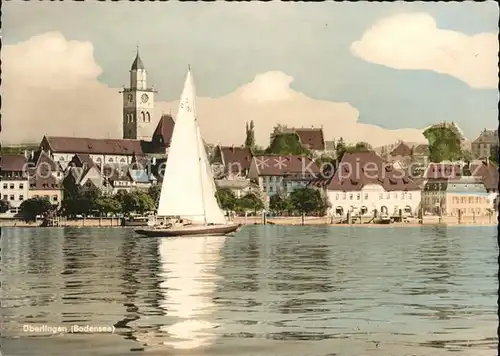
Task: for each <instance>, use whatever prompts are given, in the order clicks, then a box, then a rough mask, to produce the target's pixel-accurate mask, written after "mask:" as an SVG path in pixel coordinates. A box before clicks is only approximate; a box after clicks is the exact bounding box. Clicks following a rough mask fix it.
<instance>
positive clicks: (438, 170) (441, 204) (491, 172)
mask: <svg viewBox="0 0 500 356" xmlns="http://www.w3.org/2000/svg"><path fill="white" fill-rule="evenodd" d="M462 178H463V180H461V179H462ZM424 179H425V183H424V188H423V193H422V208H423V210H424V212H428V213H432V214H438V213H439V209H441V214H448V213H452V212H453V209H452V210H450V209H451V208H449V206H450V204H448V200H447V194H448V192H449V190H450V189H451V190H453V189H458V190H459V191H460V192H461V194H464V195H467V194H469V195H470V194H472V195H471V196H472V197H475V196H476V195H477V194H479V193H481V194H483V193H484V194H485V196H486V202H487V204H489V207H488V208H489V209H492V210H496V209H497V206H496V201H497V197H498V167H497V166H496V165H494V164H492V163H490V162H489V160H485V161H481V160H479V161H478V160H476V161H472V162H455V163H430V164H429V165H428V167H427V169H426V171H425V174H424ZM470 181H474V183H471V182H470ZM450 182H454V183H450ZM450 184H451V187H450ZM479 186H480V188H479ZM449 187H450V188H449ZM451 190H450V191H451ZM466 200H467V202H468V201H469V200H468V199H466ZM474 201H475V200H474ZM452 203H453V202H452ZM482 203H483V200H481V204H482ZM447 206H448V208H446V207H447ZM471 208H472V207H471ZM477 208H481V206H478V207H477ZM457 209H458V208H457Z"/></svg>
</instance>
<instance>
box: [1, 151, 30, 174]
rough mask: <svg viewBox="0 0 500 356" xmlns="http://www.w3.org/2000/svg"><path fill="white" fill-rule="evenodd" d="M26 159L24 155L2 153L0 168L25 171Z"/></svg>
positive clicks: (7, 170)
mask: <svg viewBox="0 0 500 356" xmlns="http://www.w3.org/2000/svg"><path fill="white" fill-rule="evenodd" d="M27 163H28V160H27V159H26V157H25V156H24V155H2V156H1V159H0V169H1V170H2V171H3V172H23V171H26V168H27V166H26V164H27Z"/></svg>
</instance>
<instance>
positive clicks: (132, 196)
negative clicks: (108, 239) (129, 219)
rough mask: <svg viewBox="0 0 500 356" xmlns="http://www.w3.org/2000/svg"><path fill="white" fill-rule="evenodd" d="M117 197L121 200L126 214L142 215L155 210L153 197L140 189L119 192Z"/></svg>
mask: <svg viewBox="0 0 500 356" xmlns="http://www.w3.org/2000/svg"><path fill="white" fill-rule="evenodd" d="M116 199H117V200H118V201H119V202H120V204H121V207H122V211H123V212H124V214H125V215H130V214H131V213H137V214H140V215H142V214H144V213H146V212H149V211H154V210H155V203H154V201H153V199H152V198H151V197H150V196H149V195H148V194H147V193H146V192H143V191H140V190H133V191H130V192H119V193H118V194H117V195H116Z"/></svg>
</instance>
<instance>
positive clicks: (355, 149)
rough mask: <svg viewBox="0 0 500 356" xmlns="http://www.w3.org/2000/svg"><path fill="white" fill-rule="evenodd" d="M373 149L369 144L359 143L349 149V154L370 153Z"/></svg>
mask: <svg viewBox="0 0 500 356" xmlns="http://www.w3.org/2000/svg"><path fill="white" fill-rule="evenodd" d="M372 149H373V148H372V146H371V145H370V144H369V143H368V142H363V141H361V142H358V143H356V144H355V145H354V146H350V147H349V152H368V151H371V150H372Z"/></svg>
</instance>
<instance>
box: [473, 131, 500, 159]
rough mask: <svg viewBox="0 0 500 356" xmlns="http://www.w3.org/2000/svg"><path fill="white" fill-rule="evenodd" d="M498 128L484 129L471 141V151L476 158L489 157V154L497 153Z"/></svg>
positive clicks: (494, 154)
mask: <svg viewBox="0 0 500 356" xmlns="http://www.w3.org/2000/svg"><path fill="white" fill-rule="evenodd" d="M498 147H499V141H498V130H486V129H484V130H483V131H482V132H481V133H480V134H479V136H478V137H477V138H476V139H475V140H474V141H472V144H471V151H472V154H473V155H474V156H475V157H477V158H482V159H484V158H489V157H490V156H492V155H493V156H494V157H496V156H497V155H498Z"/></svg>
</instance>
